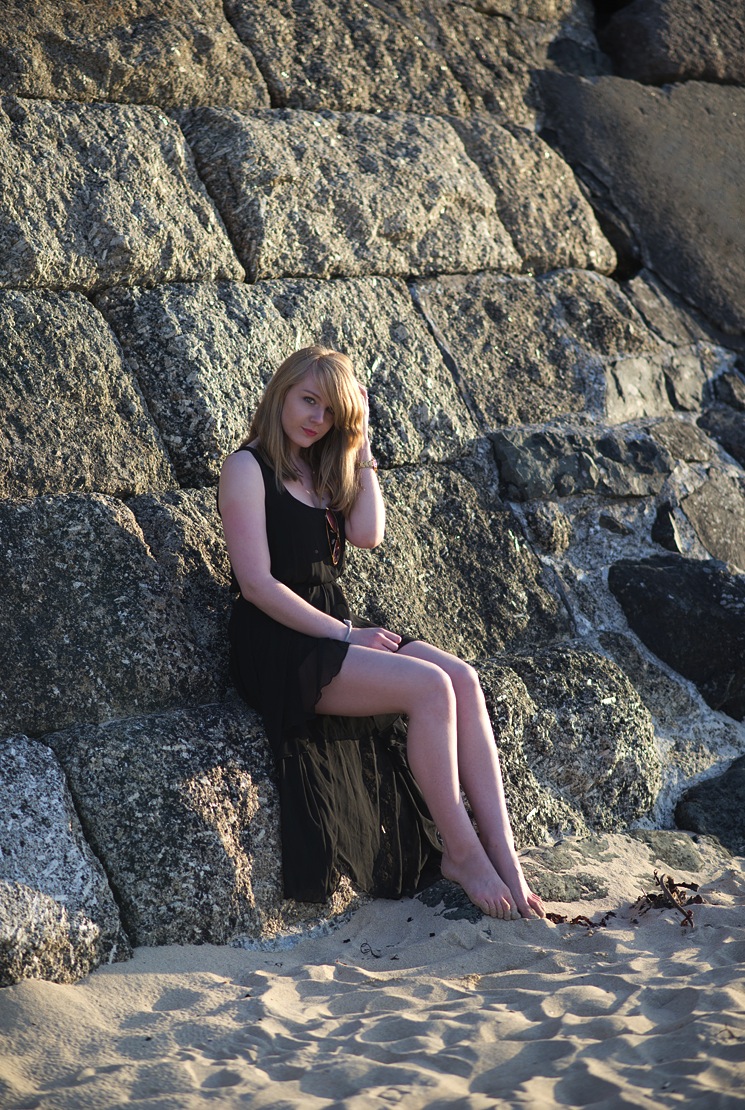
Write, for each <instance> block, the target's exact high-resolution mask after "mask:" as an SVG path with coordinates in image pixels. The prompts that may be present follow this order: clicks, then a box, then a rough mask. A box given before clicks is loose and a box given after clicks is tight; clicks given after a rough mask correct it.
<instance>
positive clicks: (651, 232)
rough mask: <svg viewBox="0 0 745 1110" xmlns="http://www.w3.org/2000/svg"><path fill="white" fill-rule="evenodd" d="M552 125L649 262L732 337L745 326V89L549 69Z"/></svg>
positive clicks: (546, 83) (546, 85) (546, 84)
mask: <svg viewBox="0 0 745 1110" xmlns="http://www.w3.org/2000/svg"><path fill="white" fill-rule="evenodd" d="M543 94H544V96H545V98H546V100H547V105H548V122H549V124H550V126H551V127H552V128H554V129H555V132H556V135H557V141H558V145H559V147H560V149H561V150H562V152H563V153H564V155H565V157H566V158H567V159H568V160H569V162H571V164H572V165H573V166H574V167H575V169H576V170H577V172H578V173H579V174H580V176H583V175H584V176H585V177H587V175H588V174H589V178H588V180H591V184H592V188H593V192H594V198H595V203H596V205H597V206H598V207H600V208H601V209H602V208H611V209H614V210H615V211H617V212H619V213H620V214H621V217H622V219H623V220H625V221H626V222H627V223H628V225H629V226H630V227H631V228H632V229H633V233H634V235H635V237H636V240H637V243H638V249H639V251H640V254H641V257H642V259H643V261H644V265H645V266H647V267H648V268H649V269H651V270H653V271H654V272H655V273H657V274H659V275H660V277H662V278H663V279H664V281H665V282H667V284H668V285H670V286H671V287H672V288H673V289H674V290H675V291H676V292H678V293H680V294H681V295H682V296H684V297H685V299H686V300H688V301H690V302H692V303H693V304H695V305H697V306H698V307H699V308H700V309H701V310H703V312H704V313H705V314H706V315H707V316H708V317H710V318H711V320H713V321H714V323H715V324H717V325H718V326H719V327H721V328H723V329H724V330H725V331H727V332H730V333H735V334H736V333H739V332H742V331H743V330H745V308H744V307H743V306H744V305H745V262H743V259H745V249H744V248H745V201H743V193H742V187H741V186H742V173H741V167H742V164H743V160H744V159H745V149H744V147H743V144H744V143H745V139H744V138H743V128H742V125H741V122H740V121H741V120H742V119H743V116H745V89H738V88H723V87H721V86H717V85H703V84H699V83H696V82H689V83H688V84H685V85H678V86H674V87H667V88H665V89H662V90H659V89H651V88H647V87H644V86H642V85H637V84H635V83H633V82H630V81H624V80H622V79H621V78H618V77H601V78H598V79H597V80H595V81H592V82H590V81H585V80H581V79H579V78H574V77H568V76H563V75H559V74H546V75H545V76H544V80H543Z"/></svg>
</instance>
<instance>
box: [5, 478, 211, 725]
mask: <svg viewBox="0 0 745 1110" xmlns="http://www.w3.org/2000/svg"><path fill="white" fill-rule="evenodd" d="M172 576H173V571H172V568H171V567H170V566H168V565H166V566H165V567H164V568H161V567H160V566H159V565H158V562H157V561H156V559H155V558H154V557H153V555H152V553H151V551H150V550H149V548H148V547H147V545H146V543H145V540H144V537H143V534H142V531H141V530H140V528H139V526H138V524H137V522H136V520H135V518H134V516H133V515H132V513H131V511H130V510H129V509H128V508H126V507H125V506H124V505H123V504H122V503H121V502H119V501H115V500H114V499H113V498H108V497H104V496H101V495H98V494H94V495H90V496H78V495H69V496H67V497H38V498H36V499H35V500H33V501H18V502H6V503H5V504H2V505H0V583H2V586H1V587H0V639H1V640H2V643H3V646H4V668H3V669H4V678H3V682H2V685H1V686H0V732H2V733H4V734H6V735H8V734H10V733H12V732H14V731H18V730H20V729H23V730H24V731H25V732H27V733H29V734H31V735H39V734H40V733H44V732H48V731H51V730H53V729H59V728H64V727H65V726H66V725H69V724H72V723H73V722H74V721H101V720H106V719H109V718H112V717H121V716H130V715H132V714H133V713H142V712H148V711H151V710H153V709H159V708H163V707H166V706H172V705H194V704H198V703H199V702H201V701H206V700H211V699H214V698H215V697H216V696H220V694H221V692H222V689H221V687H220V680H219V671H217V673H216V667H215V662H214V661H213V660H211V659H205V658H204V655H203V653H202V652H201V651H200V650H199V646H198V644H196V643H195V640H194V635H193V632H192V630H191V627H190V617H189V614H188V613H187V612H186V610H185V608H184V604H183V603H182V602H181V601H180V599H179V586H178V584H175V583H174V581H173V577H172Z"/></svg>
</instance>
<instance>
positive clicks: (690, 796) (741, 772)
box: [675, 755, 745, 856]
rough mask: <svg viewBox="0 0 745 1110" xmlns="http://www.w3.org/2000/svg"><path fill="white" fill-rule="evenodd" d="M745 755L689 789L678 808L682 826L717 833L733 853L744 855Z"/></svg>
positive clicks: (695, 830)
mask: <svg viewBox="0 0 745 1110" xmlns="http://www.w3.org/2000/svg"><path fill="white" fill-rule="evenodd" d="M743 798H745V755H742V756H740V758H739V759H736V760H735V761H734V763H732V764H731V765H730V766H729V767H728V768H727V770H726V771H724V772H723V773H722V774H721V775H716V776H715V777H714V778H710V779H706V780H705V781H704V782H700V783H698V784H697V785H696V786H693V787H691V789H690V790H687V791H686V793H685V794H684V795H683V797H682V798H681V799H680V801H679V802H678V804H677V806H676V807H675V822H676V824H677V825H678V826H679V827H680V828H681V829H692V830H693V831H694V832H698V833H705V834H706V835H707V836H715V837H716V838H717V839H718V840H719V842H720V843H721V844H723V845H724V847H725V848H726V849H727V850H728V851H730V852H731V853H732V854H733V855H736V856H742V855H745V813H744V812H743V804H742V800H743Z"/></svg>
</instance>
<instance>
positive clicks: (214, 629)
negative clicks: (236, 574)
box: [128, 489, 231, 690]
mask: <svg viewBox="0 0 745 1110" xmlns="http://www.w3.org/2000/svg"><path fill="white" fill-rule="evenodd" d="M128 508H129V509H130V510H131V511H132V513H133V514H134V516H135V518H136V520H137V523H138V524H139V526H140V527H141V528H142V532H143V535H144V537H145V542H146V543H147V546H148V550H149V551H150V552H151V554H152V555H153V557H154V558H155V560H156V562H157V564H158V568H159V570H160V572H161V574H163V575H165V577H166V579H167V581H168V582H169V584H170V587H171V597H172V598H175V599H177V601H178V603H179V604H180V605H182V606H183V612H184V614H185V615H186V618H187V620H188V631H189V639H190V641H191V642H192V643H193V644H194V645H196V647H197V650H198V652H199V655H200V658H201V659H202V660H204V667H205V668H206V669H207V668H208V670H209V683H210V686H211V687H212V688H213V689H215V690H223V689H226V688H227V686H228V685H229V677H228V650H227V632H228V627H227V626H228V618H229V610H230V599H231V595H230V593H229V583H230V562H229V560H228V555H227V551H226V549H225V537H224V536H223V531H222V525H221V523H220V517H219V514H218V511H217V498H216V496H215V490H214V489H205V490H179V491H177V492H174V493H166V494H164V495H162V496H158V497H156V496H152V495H150V494H145V495H143V496H141V497H134V498H132V500H131V501H130V502H129V505H128Z"/></svg>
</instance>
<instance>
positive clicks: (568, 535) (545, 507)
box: [526, 501, 572, 555]
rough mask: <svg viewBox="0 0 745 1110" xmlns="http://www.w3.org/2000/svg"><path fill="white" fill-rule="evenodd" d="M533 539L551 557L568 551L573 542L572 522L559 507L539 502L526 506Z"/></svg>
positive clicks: (550, 503)
mask: <svg viewBox="0 0 745 1110" xmlns="http://www.w3.org/2000/svg"><path fill="white" fill-rule="evenodd" d="M526 517H527V520H528V527H529V529H530V536H531V539H532V540H534V541H536V542H537V543H538V545H539V546H540V547H542V548H543V550H544V551H548V552H549V554H551V555H560V554H561V552H562V551H566V549H567V548H568V547H569V544H570V543H571V541H572V522H571V520H570V519H569V517H568V516H567V515H566V513H563V512H562V511H561V509H560V508H559V507H558V505H554V504H553V503H552V502H550V501H548V502H538V503H537V504H534V505H529V506H526Z"/></svg>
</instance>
